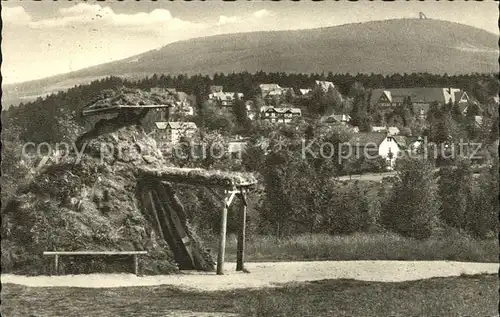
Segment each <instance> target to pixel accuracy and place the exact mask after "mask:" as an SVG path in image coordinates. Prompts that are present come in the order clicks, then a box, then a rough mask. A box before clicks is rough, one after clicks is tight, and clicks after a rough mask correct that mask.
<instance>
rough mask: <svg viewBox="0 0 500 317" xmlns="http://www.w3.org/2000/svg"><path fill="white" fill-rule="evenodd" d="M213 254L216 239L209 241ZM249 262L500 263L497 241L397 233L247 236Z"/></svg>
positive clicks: (233, 242) (231, 253) (232, 241)
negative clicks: (443, 261)
mask: <svg viewBox="0 0 500 317" xmlns="http://www.w3.org/2000/svg"><path fill="white" fill-rule="evenodd" d="M209 241H210V242H209V246H210V247H211V248H212V250H213V252H215V251H217V249H218V244H217V243H218V242H217V241H218V240H217V238H210V239H209ZM236 246H237V239H236V237H235V236H232V235H231V236H229V237H228V239H227V245H226V259H227V261H235V260H236ZM245 256H246V260H247V261H266V262H267V261H303V260H428V261H432V260H449V261H467V262H498V240H496V239H491V240H475V239H472V238H470V237H467V236H462V235H458V234H456V235H455V234H450V235H444V236H442V237H439V238H438V237H436V238H431V239H427V240H423V241H419V240H413V239H408V238H403V237H401V236H398V235H394V234H367V233H360V234H354V235H349V236H331V235H326V234H313V235H300V236H296V237H291V238H286V239H277V238H275V237H271V236H252V237H248V239H247V243H246V246H245Z"/></svg>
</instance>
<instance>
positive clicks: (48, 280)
mask: <svg viewBox="0 0 500 317" xmlns="http://www.w3.org/2000/svg"><path fill="white" fill-rule="evenodd" d="M245 267H246V268H247V269H248V270H249V271H250V272H251V273H242V272H235V263H226V265H225V275H222V276H217V275H215V273H201V272H185V273H183V274H175V275H161V276H144V277H137V276H135V275H133V274H87V275H66V276H50V277H49V276H33V277H27V276H20V275H12V274H2V283H14V284H21V285H26V286H32V287H43V286H72V287H85V288H106V287H127V286H148V285H170V286H176V287H180V288H183V289H192V290H201V291H216V290H229V289H239V288H262V287H275V286H279V285H280V284H282V283H290V282H304V281H315V280H323V279H341V278H343V279H356V280H363V281H381V282H399V281H409V280H418V279H425V278H431V277H447V276H458V275H460V274H480V273H490V274H493V273H498V270H499V264H498V263H467V262H448V261H311V262H275V263H270V262H266V263H246V264H245Z"/></svg>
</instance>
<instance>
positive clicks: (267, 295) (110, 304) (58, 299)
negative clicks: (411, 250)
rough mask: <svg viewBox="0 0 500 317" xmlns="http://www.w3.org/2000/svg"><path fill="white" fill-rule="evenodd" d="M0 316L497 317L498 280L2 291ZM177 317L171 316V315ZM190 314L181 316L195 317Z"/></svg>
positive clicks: (471, 278)
mask: <svg viewBox="0 0 500 317" xmlns="http://www.w3.org/2000/svg"><path fill="white" fill-rule="evenodd" d="M1 310H2V316H3V317H28V316H32V317H34V316H37V317H42V316H51V317H54V316H82V317H83V316H100V317H108V316H145V317H146V316H148V317H149V316H179V315H181V314H180V311H186V310H187V311H193V312H213V313H215V314H214V315H212V316H223V315H224V314H223V313H237V314H239V315H240V316H258V317H280V316H283V317H285V316H287V317H289V316H291V317H293V316H297V317H298V316H300V317H306V316H311V317H312V316H315V317H316V316H318V317H320V316H384V317H385V316H443V317H444V316H483V317H486V316H497V315H498V275H475V276H459V277H453V278H434V279H429V280H419V281H411V282H401V283H381V282H361V281H354V280H323V281H318V282H311V283H301V284H289V285H286V286H284V287H282V288H270V289H260V290H236V291H224V292H186V291H180V290H177V289H173V288H170V287H164V286H154V287H153V286H151V287H130V288H114V289H86V288H66V287H54V288H29V287H24V286H19V285H13V284H6V285H3V289H2V307H1ZM176 312H178V313H176ZM202 315H203V314H201V313H200V314H192V315H182V316H202Z"/></svg>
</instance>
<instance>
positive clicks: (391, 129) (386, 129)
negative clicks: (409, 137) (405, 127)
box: [371, 126, 401, 135]
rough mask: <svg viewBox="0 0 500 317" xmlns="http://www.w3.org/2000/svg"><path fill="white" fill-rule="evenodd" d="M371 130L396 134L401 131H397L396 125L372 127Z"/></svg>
mask: <svg viewBox="0 0 500 317" xmlns="http://www.w3.org/2000/svg"><path fill="white" fill-rule="evenodd" d="M371 130H372V132H385V133H388V134H390V135H398V134H399V133H400V132H401V131H399V128H398V127H385V126H384V127H372V129H371Z"/></svg>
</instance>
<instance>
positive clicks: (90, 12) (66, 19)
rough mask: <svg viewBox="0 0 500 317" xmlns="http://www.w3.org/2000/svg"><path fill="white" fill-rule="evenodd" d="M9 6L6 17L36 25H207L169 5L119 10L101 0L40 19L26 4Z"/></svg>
mask: <svg viewBox="0 0 500 317" xmlns="http://www.w3.org/2000/svg"><path fill="white" fill-rule="evenodd" d="M7 9H8V10H5V9H4V10H3V11H4V12H2V18H3V19H4V21H5V22H6V23H8V24H14V23H15V24H18V25H23V24H24V25H27V26H29V27H30V28H33V29H50V28H60V27H66V26H73V27H75V26H82V25H84V26H85V25H88V26H92V27H99V26H107V27H116V28H127V29H132V30H134V29H135V30H138V31H147V30H149V31H153V32H155V31H158V32H162V31H165V30H187V29H202V28H204V27H206V26H205V25H204V24H202V23H196V22H190V21H185V20H182V19H179V18H175V17H173V16H172V14H171V13H170V11H169V10H165V9H155V10H153V11H151V12H138V13H134V14H121V13H115V12H114V11H113V9H111V8H110V7H102V6H101V5H99V4H87V3H79V4H77V5H74V6H71V7H68V8H62V9H59V11H58V14H57V16H56V17H54V18H49V19H41V20H36V21H33V20H32V19H31V16H30V15H29V14H28V13H27V12H26V11H25V10H24V8H22V7H15V8H7Z"/></svg>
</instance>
